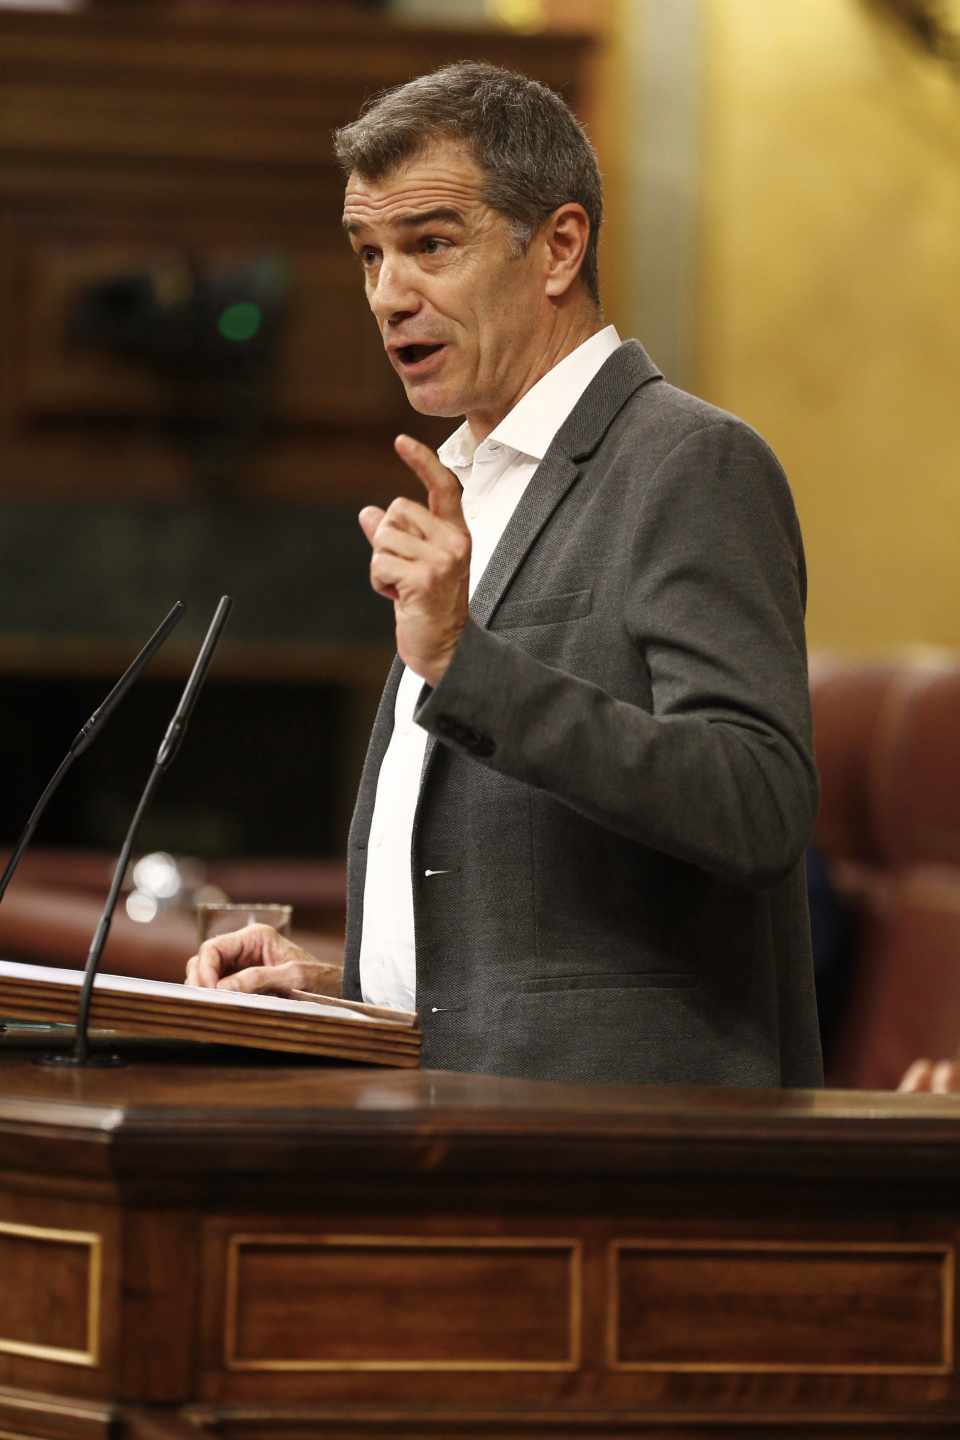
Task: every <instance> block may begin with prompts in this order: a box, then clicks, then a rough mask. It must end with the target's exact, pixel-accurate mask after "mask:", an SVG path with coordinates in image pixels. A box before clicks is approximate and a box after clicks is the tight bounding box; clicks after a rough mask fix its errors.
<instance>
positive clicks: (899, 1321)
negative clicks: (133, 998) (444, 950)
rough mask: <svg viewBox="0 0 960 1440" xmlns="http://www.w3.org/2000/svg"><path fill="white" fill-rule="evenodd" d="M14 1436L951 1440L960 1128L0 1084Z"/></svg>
mask: <svg viewBox="0 0 960 1440" xmlns="http://www.w3.org/2000/svg"><path fill="white" fill-rule="evenodd" d="M0 1167H2V1172H3V1173H2V1178H0V1435H2V1436H3V1437H6V1440H9V1437H30V1440H34V1437H42V1440H108V1437H109V1440H184V1437H188V1436H197V1435H207V1434H209V1435H212V1436H224V1437H229V1440H279V1437H283V1440H346V1437H353V1440H357V1437H388V1436H389V1437H405V1440H414V1437H417V1440H427V1437H433V1440H459V1437H461V1436H463V1437H468V1436H471V1437H472V1436H485V1437H500V1440H520V1437H523V1440H546V1437H553V1440H559V1437H583V1440H587V1437H589V1440H599V1437H626V1436H646V1437H654V1436H656V1437H658V1440H661V1437H671V1440H687V1437H694V1436H696V1437H707V1436H722V1437H724V1440H730V1437H735V1436H736V1437H739V1436H743V1437H747V1436H749V1437H750V1440H758V1437H764V1440H766V1437H770V1436H783V1437H784V1440H787V1437H790V1440H799V1437H801V1436H802V1437H808V1436H811V1437H812V1436H818V1437H822V1436H837V1437H839V1436H843V1440H851V1437H854V1436H856V1437H866V1436H878V1437H879V1436H880V1435H883V1436H884V1437H887V1440H891V1437H896V1440H913V1437H916V1436H925V1435H931V1436H932V1435H943V1436H946V1435H956V1434H957V1433H958V1432H960V1379H958V1375H957V1365H956V1342H955V1338H954V1284H955V1278H954V1277H955V1273H956V1248H957V1230H958V1221H960V1101H952V1100H951V1099H950V1098H949V1097H946V1098H936V1097H930V1096H896V1095H887V1094H883V1095H881V1094H842V1093H839V1092H835V1093H832V1094H831V1093H813V1092H793V1093H774V1092H749V1091H731V1090H727V1091H722V1092H721V1091H706V1090H684V1089H676V1090H673V1089H653V1088H650V1089H642V1088H633V1087H613V1086H611V1087H606V1086H604V1087H587V1086H582V1087H581V1086H570V1085H552V1084H545V1083H540V1082H536V1083H534V1082H523V1081H509V1080H498V1079H492V1078H489V1077H482V1076H469V1075H453V1074H444V1073H439V1072H429V1071H397V1072H391V1071H383V1070H378V1071H373V1070H370V1069H361V1068H349V1067H347V1066H342V1067H330V1066H316V1065H312V1064H300V1065H296V1066H294V1065H291V1064H290V1063H289V1062H288V1061H287V1060H284V1061H283V1062H282V1063H270V1061H269V1060H265V1061H261V1062H260V1063H249V1062H248V1061H247V1060H246V1059H241V1058H240V1057H237V1056H231V1055H230V1054H229V1053H227V1054H226V1055H225V1056H223V1057H221V1058H217V1056H216V1055H212V1054H211V1053H210V1052H206V1053H205V1054H204V1055H200V1054H197V1055H196V1056H195V1057H193V1058H189V1057H186V1056H183V1055H181V1056H180V1057H177V1056H174V1057H172V1058H171V1057H170V1056H167V1057H165V1058H144V1055H143V1052H141V1053H140V1054H139V1056H138V1055H134V1056H133V1058H132V1060H131V1063H130V1064H128V1065H127V1066H126V1067H125V1068H122V1069H116V1070H106V1069H102V1070H83V1071H71V1070H63V1069H58V1070H51V1069H45V1068H41V1067H40V1066H38V1065H36V1064H34V1063H32V1060H31V1058H30V1055H29V1054H27V1053H25V1052H24V1050H23V1049H22V1048H21V1049H20V1050H16V1049H12V1048H10V1047H9V1046H8V1048H7V1050H6V1051H5V1052H4V1053H3V1055H2V1057H0Z"/></svg>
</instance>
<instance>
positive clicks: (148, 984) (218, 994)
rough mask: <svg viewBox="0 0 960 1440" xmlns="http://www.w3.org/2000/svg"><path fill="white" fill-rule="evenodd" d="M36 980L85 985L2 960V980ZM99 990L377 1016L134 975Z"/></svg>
mask: <svg viewBox="0 0 960 1440" xmlns="http://www.w3.org/2000/svg"><path fill="white" fill-rule="evenodd" d="M5 977H9V978H10V979H12V980H34V981H37V982H38V983H41V984H42V983H44V982H46V983H47V984H55V985H72V986H73V988H74V989H75V990H79V989H80V986H81V985H82V984H83V971H82V970H62V969H58V968H57V967H56V966H54V965H24V964H22V963H21V962H19V961H17V960H0V980H3V979H4V978H5ZM93 987H94V989H95V990H107V991H113V992H116V993H117V994H120V995H144V996H153V997H154V998H155V999H161V1000H194V1001H197V1002H198V1003H199V1004H201V1005H227V1006H230V1005H233V1006H240V1007H241V1008H247V1009H252V1010H266V1011H268V1012H270V1013H271V1014H277V1015H299V1016H301V1017H302V1016H304V1015H324V1016H327V1017H328V1018H329V1019H331V1020H359V1021H361V1022H364V1021H367V1022H370V1021H373V1020H374V1018H375V1017H374V1016H372V1015H364V1014H363V1012H362V1011H359V1010H346V1009H343V1008H342V1007H341V1006H339V1005H321V1004H318V1003H316V1002H315V1001H309V1000H288V999H286V998H285V997H283V996H280V995H246V994H244V993H243V992H242V991H239V990H209V989H206V988H205V987H201V986H199V985H174V984H172V983H171V982H170V981H169V980H140V979H138V978H137V977H135V976H133V975H98V976H97V977H96V979H95V980H94V982H93Z"/></svg>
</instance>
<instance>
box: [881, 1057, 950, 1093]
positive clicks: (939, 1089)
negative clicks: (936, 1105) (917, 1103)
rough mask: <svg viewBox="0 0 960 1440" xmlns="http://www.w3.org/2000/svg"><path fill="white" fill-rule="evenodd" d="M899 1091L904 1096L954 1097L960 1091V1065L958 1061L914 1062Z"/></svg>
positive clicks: (901, 1082)
mask: <svg viewBox="0 0 960 1440" xmlns="http://www.w3.org/2000/svg"><path fill="white" fill-rule="evenodd" d="M897 1089H898V1090H899V1091H900V1092H901V1093H902V1094H904V1095H919V1094H922V1093H927V1094H931V1095H952V1094H953V1093H954V1091H956V1090H960V1063H958V1062H957V1061H956V1060H938V1061H937V1062H936V1064H934V1063H933V1061H932V1060H914V1062H913V1064H912V1065H911V1066H910V1068H909V1070H907V1071H906V1073H905V1074H904V1077H903V1079H902V1080H901V1081H900V1084H899V1085H898V1086H897Z"/></svg>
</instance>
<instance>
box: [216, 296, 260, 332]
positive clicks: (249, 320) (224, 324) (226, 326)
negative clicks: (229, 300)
mask: <svg viewBox="0 0 960 1440" xmlns="http://www.w3.org/2000/svg"><path fill="white" fill-rule="evenodd" d="M262 320H263V312H262V311H261V309H260V306H259V305H254V304H253V302H252V301H250V300H242V301H240V303H239V304H237V305H228V306H227V308H226V310H221V311H220V317H219V319H218V320H217V329H218V330H219V331H220V334H221V335H222V336H223V338H224V340H252V339H253V337H254V335H256V333H257V331H258V330H259V329H260V325H261V322H262Z"/></svg>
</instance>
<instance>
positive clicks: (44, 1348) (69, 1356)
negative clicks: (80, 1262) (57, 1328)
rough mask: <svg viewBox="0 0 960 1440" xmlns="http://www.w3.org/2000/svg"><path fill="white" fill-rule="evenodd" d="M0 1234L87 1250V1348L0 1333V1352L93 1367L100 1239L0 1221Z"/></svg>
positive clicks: (86, 1233) (97, 1355)
mask: <svg viewBox="0 0 960 1440" xmlns="http://www.w3.org/2000/svg"><path fill="white" fill-rule="evenodd" d="M0 1235H12V1236H15V1237H17V1236H18V1237H20V1238H22V1239H28V1240H47V1241H50V1242H51V1243H52V1244H57V1245H86V1246H87V1247H88V1248H89V1251H90V1258H89V1269H88V1273H87V1348H86V1350H66V1349H64V1348H63V1347H62V1346H59V1345H37V1344H35V1343H33V1342H29V1341H24V1340H10V1339H6V1338H4V1337H3V1336H0V1354H6V1355H20V1356H26V1357H28V1358H29V1359H32V1360H51V1361H53V1362H54V1363H56V1364H60V1365H85V1366H90V1367H95V1366H97V1365H99V1363H100V1318H101V1293H100V1291H101V1280H102V1276H103V1239H102V1237H101V1236H100V1235H98V1234H97V1233H96V1232H95V1231H90V1230H58V1229H54V1228H53V1227H51V1226H47V1225H16V1224H14V1223H13V1222H12V1221H8V1220H0Z"/></svg>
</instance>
